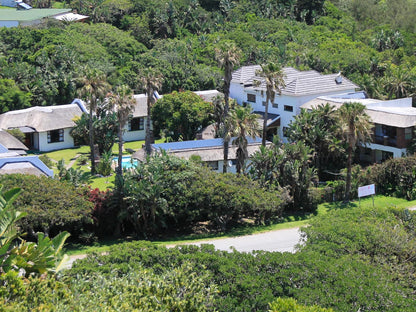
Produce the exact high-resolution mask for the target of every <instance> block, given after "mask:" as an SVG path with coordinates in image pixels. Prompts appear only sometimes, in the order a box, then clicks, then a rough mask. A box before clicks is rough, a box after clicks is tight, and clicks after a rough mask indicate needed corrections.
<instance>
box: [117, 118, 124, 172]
mask: <svg viewBox="0 0 416 312" xmlns="http://www.w3.org/2000/svg"><path fill="white" fill-rule="evenodd" d="M116 174H117V175H118V176H119V177H120V178H121V177H122V176H123V128H122V125H121V123H120V121H119V124H118V166H117V171H116Z"/></svg>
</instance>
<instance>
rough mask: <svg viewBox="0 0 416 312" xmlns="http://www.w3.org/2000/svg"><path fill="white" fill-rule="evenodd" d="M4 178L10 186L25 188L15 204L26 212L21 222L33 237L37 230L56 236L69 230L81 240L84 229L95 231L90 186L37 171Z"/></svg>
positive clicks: (7, 187)
mask: <svg viewBox="0 0 416 312" xmlns="http://www.w3.org/2000/svg"><path fill="white" fill-rule="evenodd" d="M0 181H1V183H2V184H3V185H4V187H5V188H6V189H11V188H13V187H17V186H18V187H20V188H21V190H22V195H21V196H19V197H18V198H17V199H16V200H15V201H14V203H13V205H14V207H16V208H17V209H18V210H19V211H22V212H24V213H26V218H24V219H21V220H19V222H18V225H19V227H20V229H21V230H22V231H23V232H26V233H27V235H28V237H29V238H31V239H36V237H37V234H36V232H43V233H45V234H46V235H48V236H50V237H52V236H54V235H57V234H58V233H59V232H62V231H68V232H69V233H71V236H72V238H73V240H78V239H79V237H80V236H81V234H82V233H83V232H89V231H91V230H90V226H91V223H92V220H91V212H92V207H93V204H92V203H91V202H89V201H88V199H87V198H86V195H87V191H86V189H84V188H81V187H79V188H75V187H74V186H73V185H71V184H69V183H66V182H61V181H59V180H55V179H51V178H48V177H43V176H42V177H37V176H33V175H21V174H15V175H2V176H0Z"/></svg>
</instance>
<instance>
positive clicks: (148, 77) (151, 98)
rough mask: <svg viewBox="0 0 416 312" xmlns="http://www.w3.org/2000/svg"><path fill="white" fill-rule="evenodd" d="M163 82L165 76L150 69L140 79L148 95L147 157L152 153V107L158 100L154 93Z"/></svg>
mask: <svg viewBox="0 0 416 312" xmlns="http://www.w3.org/2000/svg"><path fill="white" fill-rule="evenodd" d="M162 82H163V75H162V74H161V73H160V72H158V71H157V70H156V69H154V68H152V67H150V68H147V69H145V70H144V71H143V75H142V77H140V78H139V84H140V85H141V86H142V88H143V89H144V90H145V92H146V94H147V118H146V137H145V149H146V153H147V155H150V153H151V151H152V150H151V146H150V144H152V143H153V140H154V138H153V130H152V129H151V125H152V123H151V113H152V105H153V104H154V103H155V101H156V98H155V95H154V92H155V91H157V90H158V89H159V88H161V86H162Z"/></svg>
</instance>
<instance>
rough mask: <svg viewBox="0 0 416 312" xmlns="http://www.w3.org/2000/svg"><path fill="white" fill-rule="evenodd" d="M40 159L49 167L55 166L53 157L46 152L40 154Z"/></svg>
mask: <svg viewBox="0 0 416 312" xmlns="http://www.w3.org/2000/svg"><path fill="white" fill-rule="evenodd" d="M39 159H40V160H41V161H42V162H43V163H44V164H45V165H46V166H47V167H48V168H52V167H53V162H52V159H51V158H50V157H49V156H48V155H46V154H42V155H40V156H39Z"/></svg>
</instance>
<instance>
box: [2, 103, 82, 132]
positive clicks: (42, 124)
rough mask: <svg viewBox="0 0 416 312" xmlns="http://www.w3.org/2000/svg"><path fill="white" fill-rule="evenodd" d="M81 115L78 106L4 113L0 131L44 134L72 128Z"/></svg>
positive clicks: (41, 107)
mask: <svg viewBox="0 0 416 312" xmlns="http://www.w3.org/2000/svg"><path fill="white" fill-rule="evenodd" d="M81 115H82V109H81V107H80V106H79V105H78V104H75V103H74V104H67V105H56V106H35V107H30V108H26V109H21V110H16V111H10V112H6V113H4V114H1V115H0V129H5V130H7V129H15V128H24V129H28V128H29V129H33V132H45V131H50V130H56V129H64V128H72V127H74V126H75V123H74V121H73V119H74V118H75V117H77V116H81ZM26 132H27V131H26Z"/></svg>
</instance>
